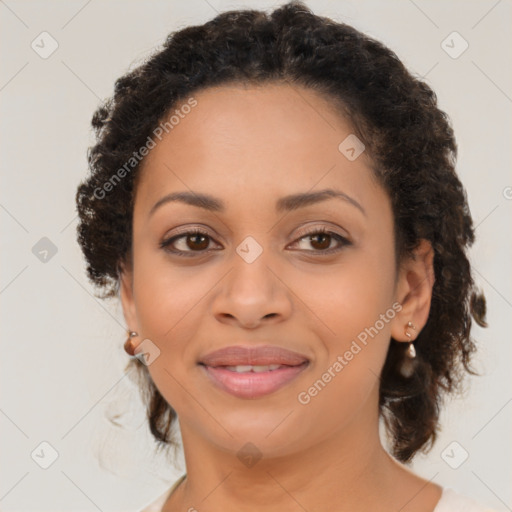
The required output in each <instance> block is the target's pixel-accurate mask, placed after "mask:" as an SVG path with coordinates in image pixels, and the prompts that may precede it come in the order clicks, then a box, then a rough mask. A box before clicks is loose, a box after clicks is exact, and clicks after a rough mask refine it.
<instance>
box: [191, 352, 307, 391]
mask: <svg viewBox="0 0 512 512" xmlns="http://www.w3.org/2000/svg"><path fill="white" fill-rule="evenodd" d="M199 364H200V365H201V366H202V368H203V369H204V371H205V372H206V375H207V376H208V377H209V378H210V379H211V380H212V382H213V383H214V384H215V385H216V386H217V387H219V388H221V389H223V390H224V391H226V392H228V393H230V394H231V395H234V396H237V397H239V398H258V397H260V396H264V395H267V394H269V393H273V392H274V391H276V390H278V389H279V388H281V387H283V386H284V385H286V384H287V383H288V382H290V381H291V380H293V379H294V378H295V377H296V376H297V375H298V374H299V373H301V372H302V371H303V370H304V369H305V368H306V367H307V366H308V364H309V360H308V358H307V357H306V356H304V355H302V354H298V353H297V352H293V351H291V350H286V349H284V348H281V347H276V346H270V345H266V346H260V347H244V346H231V347H227V348H223V349H220V350H216V351H214V352H210V353H209V354H207V355H206V356H204V357H202V359H201V360H200V362H199ZM249 365H250V366H267V365H281V366H282V367H281V368H278V369H275V370H268V371H263V372H253V371H248V372H244V373H239V372H236V371H234V369H228V368H226V367H227V366H249Z"/></svg>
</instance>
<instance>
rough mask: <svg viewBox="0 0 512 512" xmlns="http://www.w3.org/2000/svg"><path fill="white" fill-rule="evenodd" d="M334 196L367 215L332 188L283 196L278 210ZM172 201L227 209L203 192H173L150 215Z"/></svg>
mask: <svg viewBox="0 0 512 512" xmlns="http://www.w3.org/2000/svg"><path fill="white" fill-rule="evenodd" d="M332 198H336V199H341V200H342V201H345V202H347V203H349V204H351V205H353V206H355V207H356V208H357V209H358V210H360V211H361V213H362V214H363V215H365V216H366V211H365V209H364V208H363V207H362V206H361V205H360V204H359V203H358V202H357V201H356V200H355V199H354V198H353V197H350V196H349V195H347V194H345V193H344V192H341V191H339V190H334V189H331V188H327V189H324V190H319V191H318V192H304V193H299V194H292V195H289V196H285V197H281V198H280V199H278V201H277V202H276V212H277V213H282V212H289V211H292V210H297V209H299V208H304V207H306V206H309V205H312V204H316V203H319V202H321V201H326V200H328V199H332ZM171 202H181V203H185V204H188V205H191V206H196V207H198V208H203V209H204V210H208V211H212V212H221V213H222V212H224V211H225V206H224V203H223V202H222V201H221V200H220V199H217V198H215V197H213V196H211V195H208V194H201V193H198V192H172V193H170V194H167V195H166V196H164V197H162V198H161V199H159V200H158V201H157V202H156V203H155V204H154V205H153V207H152V208H151V210H150V212H149V216H151V215H153V213H154V212H155V211H156V210H157V209H158V208H160V207H161V206H163V205H164V204H167V203H171Z"/></svg>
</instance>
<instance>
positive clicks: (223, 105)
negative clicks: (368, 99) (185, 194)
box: [137, 84, 374, 208]
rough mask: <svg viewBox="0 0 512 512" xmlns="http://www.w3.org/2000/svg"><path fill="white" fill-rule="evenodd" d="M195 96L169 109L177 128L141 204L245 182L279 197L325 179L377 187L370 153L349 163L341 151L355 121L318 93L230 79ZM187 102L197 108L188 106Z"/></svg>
mask: <svg viewBox="0 0 512 512" xmlns="http://www.w3.org/2000/svg"><path fill="white" fill-rule="evenodd" d="M191 96H192V98H193V100H194V103H191V101H190V98H186V99H185V100H183V101H182V102H181V103H179V104H177V105H176V106H175V107H174V108H173V110H172V112H170V115H173V114H174V117H173V121H174V123H173V124H172V128H170V129H168V133H165V132H164V135H163V136H162V137H161V140H155V142H156V146H155V147H154V148H153V149H151V151H150V152H149V154H148V155H147V156H146V158H145V161H144V162H143V166H142V175H141V179H140V182H139V185H138V190H137V198H138V202H139V204H140V203H151V202H152V203H154V202H155V201H156V200H158V198H159V197H160V196H161V195H163V194H164V193H167V192H171V191H175V190H186V189H187V188H188V189H191V190H197V191H201V192H208V191H210V190H219V191H222V192H223V193H222V194H221V195H225V196H227V197H229V194H230V193H231V192H232V193H236V192H237V191H238V192H239V191H240V190H241V189H242V188H244V189H246V190H247V189H249V190H252V191H253V192H254V193H255V194H256V193H258V192H262V193H265V194H266V195H270V196H272V195H274V192H275V194H276V195H285V193H290V192H295V191H300V192H303V191H305V190H307V189H311V188H312V187H314V186H315V183H319V182H320V181H321V183H320V188H324V186H331V185H332V186H336V185H342V186H343V188H344V189H345V190H344V192H347V193H351V194H352V195H354V196H362V195H363V190H362V189H364V188H365V187H368V185H371V186H374V183H373V180H372V173H371V172H370V160H369V159H368V158H367V157H366V154H365V153H363V154H362V155H361V156H360V157H358V158H357V159H356V160H354V161H350V160H349V159H347V158H346V156H345V155H344V154H343V153H342V152H340V149H339V146H340V143H342V141H344V140H345V139H346V138H347V137H349V136H351V134H353V131H354V130H353V128H352V126H351V124H350V122H349V120H347V119H346V118H344V117H343V116H342V115H341V114H340V113H339V109H336V108H335V105H334V104H333V102H332V101H330V100H329V98H327V97H325V96H323V95H321V94H319V93H317V92H315V91H312V90H310V89H306V88H303V87H299V86H296V85H293V86H292V85H289V84H267V85H262V86H242V85H226V86H220V87H212V88H208V89H205V90H202V91H199V92H197V93H195V94H192V95H191ZM186 104H189V105H190V104H193V105H194V106H193V107H190V108H182V107H183V105H186ZM168 118H169V117H168ZM347 188H348V189H350V191H349V190H346V189H347ZM218 195H219V194H218ZM149 207H150V206H149V204H148V206H147V208H149Z"/></svg>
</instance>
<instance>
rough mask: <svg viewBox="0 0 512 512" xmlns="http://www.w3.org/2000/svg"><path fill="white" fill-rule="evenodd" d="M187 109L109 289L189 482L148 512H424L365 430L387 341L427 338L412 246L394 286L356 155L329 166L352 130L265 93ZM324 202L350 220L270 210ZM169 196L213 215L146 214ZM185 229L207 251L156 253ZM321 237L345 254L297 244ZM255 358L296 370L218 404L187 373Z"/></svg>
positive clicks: (422, 270)
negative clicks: (241, 454) (143, 349)
mask: <svg viewBox="0 0 512 512" xmlns="http://www.w3.org/2000/svg"><path fill="white" fill-rule="evenodd" d="M194 98H195V99H196V100H197V106H196V107H194V108H193V109H192V110H191V112H190V113H189V114H188V115H187V116H185V118H184V119H182V120H180V122H179V124H178V125H176V126H174V128H173V129H172V130H171V131H169V133H168V134H166V135H165V136H164V137H163V138H162V140H161V141H160V142H158V144H157V145H156V147H155V148H154V149H152V150H151V152H150V153H149V155H148V156H147V157H146V159H145V161H144V167H143V169H142V174H141V179H140V182H139V183H138V184H137V189H136V198H135V205H134V216H133V255H134V260H133V266H126V267H125V268H124V270H123V272H122V275H121V301H122V306H123V311H124V315H125V319H126V321H127V325H128V326H129V327H130V329H132V330H135V331H137V332H138V333H139V337H138V338H136V339H135V341H136V344H138V343H141V342H142V340H144V339H150V340H151V342H152V343H154V344H155V345H156V346H157V347H158V348H159V350H160V355H159V357H157V358H156V359H155V360H154V361H153V362H152V363H151V364H150V365H149V366H148V370H149V372H150V374H151V377H152V379H153V381H154V382H155V385H156V386H157V387H158V389H159V391H160V392H161V393H162V395H163V396H164V398H165V399H166V400H167V401H168V402H169V403H170V404H172V407H173V408H174V409H175V410H176V412H177V414H178V417H179V423H180V428H181V432H182V439H183V446H184V454H185V460H186V465H187V478H186V480H185V481H184V482H183V483H182V484H181V485H180V486H179V487H178V488H177V490H176V491H175V492H174V493H173V494H172V495H171V496H170V498H169V499H168V500H167V502H166V503H165V506H164V509H163V510H164V511H165V512H170V511H175V510H180V511H184V510H189V509H190V508H191V507H193V508H195V509H197V510H201V511H221V510H238V511H242V512H243V511H249V510H250V511H253V510H260V511H269V512H270V511H282V510H290V511H292V510H297V511H303V510H304V509H305V510H308V511H311V512H312V511H320V510H321V511H335V510H336V511H342V510H343V511H345V510H346V511H351V512H359V511H367V510H379V511H383V512H386V511H393V512H395V511H398V510H400V512H410V511H415V512H431V511H432V510H433V509H434V508H435V505H436V503H437V502H438V500H439V499H440V496H441V490H442V489H441V487H440V486H439V485H437V484H434V483H431V482H429V481H427V480H425V479H423V478H421V477H419V476H417V475H415V474H414V473H412V472H411V471H410V470H409V469H408V468H407V467H406V466H404V465H403V464H400V463H399V462H397V461H396V460H395V459H393V458H392V457H391V456H390V455H389V454H388V453H387V451H386V450H385V448H384V447H383V446H382V443H381V441H380V439H379V426H378V421H379V418H378V390H379V378H378V375H379V374H380V372H381V369H382V367H383V365H384V361H385V357H386V353H387V350H388V346H389V342H390V337H391V336H393V338H394V339H396V340H398V341H404V342H407V341H409V338H407V336H406V335H405V332H404V328H405V326H406V324H407V322H408V321H411V322H413V324H414V325H415V326H416V331H410V332H411V334H412V339H414V338H415V337H416V336H417V335H418V333H419V331H420V330H421V329H422V327H423V326H424V325H425V324H426V321H427V317H428V313H429V309H430V302H431V296H432V286H433V282H434V277H433V276H434V274H433V267H432V264H433V251H432V248H431V246H430V244H429V243H428V242H426V241H422V243H421V244H420V245H419V247H418V249H417V251H416V254H415V257H414V258H410V259H407V260H405V261H404V262H403V264H402V266H401V267H400V269H399V271H398V272H396V269H395V254H394V237H393V213H392V209H391V204H390V200H389V197H388V195H387V194H386V192H385V191H384V189H383V188H382V187H381V186H380V185H379V184H378V182H377V181H376V179H375V178H374V176H373V171H372V170H371V165H372V162H371V161H370V160H369V158H368V156H367V154H366V153H364V152H363V154H362V155H361V156H359V157H358V158H357V159H356V160H354V161H350V160H348V159H347V158H346V157H345V156H344V155H343V154H342V153H341V152H340V151H339V150H338V145H339V144H340V142H341V141H343V140H344V139H345V138H346V137H347V136H348V135H349V134H351V133H353V131H354V130H353V129H352V127H351V126H350V123H349V121H348V120H346V119H344V118H343V117H342V116H341V115H340V114H337V113H336V112H335V110H334V109H333V107H332V105H331V104H330V103H329V101H328V100H327V99H326V98H324V97H323V96H320V95H319V94H318V93H316V92H314V91H311V90H308V89H304V88H299V87H297V86H293V88H292V87H290V86H289V85H286V84H279V85H276V84H274V85H265V86H261V87H254V86H251V87H243V86H229V87H228V86H221V87H216V88H209V89H206V90H203V91H200V92H198V93H196V94H194ZM324 188H333V189H336V190H340V191H343V192H344V193H346V194H348V195H349V196H350V197H351V198H353V199H355V200H356V201H357V202H358V203H360V205H361V206H362V207H363V208H364V211H365V213H362V212H361V211H360V210H359V209H358V208H356V207H355V206H354V205H353V204H351V203H350V202H348V201H343V200H340V199H336V198H331V199H328V200H325V201H322V202H319V203H316V204H312V205H309V206H307V207H303V208H299V209H296V210H294V211H290V212H287V213H286V214H285V213H279V214H278V213H276V211H275V203H276V201H277V200H278V199H279V198H280V197H282V196H285V195H288V194H293V193H302V192H308V191H317V190H320V189H324ZM178 191H194V192H195V193H208V194H211V195H213V196H215V197H216V198H218V199H219V200H222V201H223V202H224V203H225V211H224V212H210V211H206V210H204V209H201V208H198V207H196V206H192V205H187V204H183V203H179V202H171V203H167V204H165V205H163V206H161V207H160V208H158V209H157V210H156V211H155V212H154V213H153V215H151V216H150V215H149V212H150V210H151V208H152V207H153V205H154V204H155V203H156V202H157V201H158V200H159V199H161V198H162V197H163V196H165V195H166V194H168V193H170V192H178ZM198 225H200V227H202V228H203V229H205V230H206V231H207V233H208V236H209V238H206V241H205V240H201V239H197V238H195V237H194V236H191V237H189V238H188V244H187V238H186V237H184V238H181V239H180V240H177V241H175V242H174V248H175V249H181V250H183V251H189V253H192V257H188V258H187V257H179V256H176V255H172V254H171V253H169V252H166V251H165V249H163V248H161V247H159V243H160V242H161V241H162V240H164V239H168V238H170V237H171V236H175V235H177V234H183V230H182V229H185V228H192V227H195V226H198ZM321 227H325V228H326V229H327V230H329V231H332V232H334V233H337V234H339V235H341V236H344V237H345V238H346V239H348V240H349V242H350V245H340V243H339V242H338V241H337V240H336V239H335V238H330V239H329V237H327V239H322V238H315V237H313V238H312V239H311V238H309V237H308V236H305V235H304V231H305V229H308V228H321ZM177 228H179V229H180V230H179V232H177ZM185 231H186V229H185ZM313 231H314V230H313ZM247 236H251V237H253V238H254V239H255V240H256V241H257V242H258V244H259V245H260V246H261V248H262V249H263V252H262V254H261V255H260V256H259V257H258V258H257V259H256V260H255V261H254V262H252V263H247V262H246V261H245V260H244V259H242V258H241V257H240V256H239V255H238V254H237V252H236V248H237V247H238V246H239V245H240V244H241V242H242V241H243V240H244V239H245V237H247ZM337 247H339V248H340V250H339V251H338V252H334V253H332V254H330V255H322V251H324V252H325V251H326V250H327V249H328V248H337ZM214 249H218V250H214ZM201 251H202V252H201ZM395 302H398V303H399V304H401V305H402V309H401V311H399V312H397V313H396V314H395V315H394V318H392V319H391V320H389V321H388V322H386V323H385V325H384V327H383V328H382V329H381V330H380V331H379V332H378V334H377V335H375V336H374V337H373V338H370V339H369V342H368V344H367V345H366V346H364V347H363V349H362V350H361V351H360V352H359V353H358V354H357V355H356V356H354V358H353V359H352V360H351V361H350V362H349V363H348V364H347V365H346V366H345V367H344V368H343V370H342V371H341V372H339V373H338V374H336V377H335V378H332V380H331V381H330V382H329V383H328V384H327V385H326V386H325V387H324V388H323V389H322V391H321V392H319V393H318V394H317V395H316V396H315V397H313V398H312V399H311V401H310V402H309V403H308V404H306V405H303V404H301V403H300V402H299V401H298V399H297V396H298V394H299V393H300V392H301V391H305V390H306V391H307V390H308V388H309V387H310V386H311V385H312V384H313V383H314V382H315V381H316V380H318V379H319V378H320V377H321V376H322V374H323V373H324V372H325V371H326V370H327V369H328V368H329V367H330V366H332V365H333V363H334V362H335V361H336V359H337V357H338V356H339V355H343V354H344V353H345V351H346V350H348V349H349V348H350V346H351V343H352V341H353V340H355V339H356V338H357V336H358V334H359V333H361V332H362V331H364V329H365V328H367V327H370V326H373V325H374V324H375V322H376V321H377V320H378V319H379V316H380V315H381V314H385V313H386V312H387V311H389V310H390V308H391V309H392V304H393V303H395ZM267 343H268V344H276V345H279V346H282V347H285V348H289V349H291V350H295V351H297V352H299V353H302V354H304V355H306V356H307V357H308V358H309V359H310V365H309V366H308V368H307V369H306V370H304V371H303V372H302V373H301V374H300V375H299V376H298V377H297V378H296V379H295V380H293V381H292V382H290V383H289V384H288V385H286V386H285V387H283V388H281V389H279V390H278V391H276V392H274V393H272V394H270V395H267V396H264V397H261V398H257V399H241V398H237V397H234V396H231V395H229V394H227V393H225V392H223V391H222V390H219V389H217V388H216V387H214V386H213V385H212V384H211V383H210V381H209V380H208V379H207V378H206V377H205V376H204V375H203V372H202V371H201V368H200V367H198V366H197V364H196V363H197V360H198V359H199V358H200V356H201V355H204V354H206V353H207V352H210V351H212V350H215V349H218V348H222V347H226V346H229V345H235V344H242V345H243V344H245V345H251V344H255V345H256V344H267ZM248 442H251V443H252V444H254V445H255V446H256V447H257V448H258V450H259V451H260V452H261V454H262V458H261V459H260V460H259V461H258V462H257V463H256V464H255V465H253V466H252V467H246V466H245V465H244V464H243V463H242V462H241V461H240V460H239V458H238V457H237V452H238V451H239V450H240V449H241V448H242V447H243V446H244V445H245V444H246V443H248ZM192 510H193V509H192Z"/></svg>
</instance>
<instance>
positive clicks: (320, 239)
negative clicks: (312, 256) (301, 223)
mask: <svg viewBox="0 0 512 512" xmlns="http://www.w3.org/2000/svg"><path fill="white" fill-rule="evenodd" d="M303 240H305V241H306V242H307V243H308V244H309V246H310V247H313V249H308V248H306V249H304V250H305V251H306V252H311V253H318V255H320V256H323V255H327V254H332V253H335V252H339V251H340V250H341V249H343V247H344V246H348V245H352V243H351V242H349V241H348V240H347V239H346V238H345V237H343V236H341V235H338V233H334V232H332V231H327V230H326V229H324V228H320V229H315V230H313V231H310V232H309V233H305V234H304V235H302V237H300V238H299V239H298V243H300V242H301V241H303ZM332 242H337V243H338V246H337V247H336V246H334V247H331V244H332Z"/></svg>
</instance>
